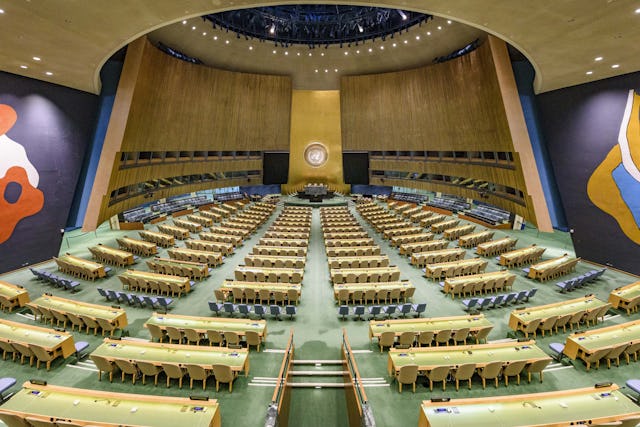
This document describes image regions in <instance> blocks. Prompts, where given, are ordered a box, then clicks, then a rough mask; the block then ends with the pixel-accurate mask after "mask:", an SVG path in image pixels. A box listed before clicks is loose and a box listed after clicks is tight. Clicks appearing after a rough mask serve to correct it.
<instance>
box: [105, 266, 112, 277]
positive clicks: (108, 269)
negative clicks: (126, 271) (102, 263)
mask: <svg viewBox="0 0 640 427" xmlns="http://www.w3.org/2000/svg"><path fill="white" fill-rule="evenodd" d="M109 273H111V267H105V268H104V274H106V275H107V276H108V275H109Z"/></svg>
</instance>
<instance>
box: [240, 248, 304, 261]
mask: <svg viewBox="0 0 640 427" xmlns="http://www.w3.org/2000/svg"><path fill="white" fill-rule="evenodd" d="M252 251H253V254H255V255H269V256H274V255H277V256H300V257H305V258H306V256H307V248H305V247H291V246H269V245H254V246H253V249H252Z"/></svg>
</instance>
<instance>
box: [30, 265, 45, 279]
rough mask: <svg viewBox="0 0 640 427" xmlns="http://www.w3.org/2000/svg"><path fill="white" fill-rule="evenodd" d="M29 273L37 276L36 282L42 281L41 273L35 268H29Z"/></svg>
mask: <svg viewBox="0 0 640 427" xmlns="http://www.w3.org/2000/svg"><path fill="white" fill-rule="evenodd" d="M29 271H31V273H32V274H33V275H34V276H36V280H42V276H41V273H40V272H39V271H38V270H36V269H35V268H33V267H29Z"/></svg>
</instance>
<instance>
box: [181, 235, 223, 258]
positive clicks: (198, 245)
mask: <svg viewBox="0 0 640 427" xmlns="http://www.w3.org/2000/svg"><path fill="white" fill-rule="evenodd" d="M184 244H185V245H186V246H187V248H188V249H196V250H199V251H209V252H220V253H222V254H223V255H231V254H232V253H233V245H232V244H231V243H223V242H210V241H208V240H197V239H190V240H185V242H184Z"/></svg>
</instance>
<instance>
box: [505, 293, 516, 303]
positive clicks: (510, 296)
mask: <svg viewBox="0 0 640 427" xmlns="http://www.w3.org/2000/svg"><path fill="white" fill-rule="evenodd" d="M516 295H517V294H516V293H515V292H510V293H508V294H507V295H506V296H505V297H504V301H503V303H502V305H507V304H509V303H511V302H513V301H514V300H515V299H516Z"/></svg>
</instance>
